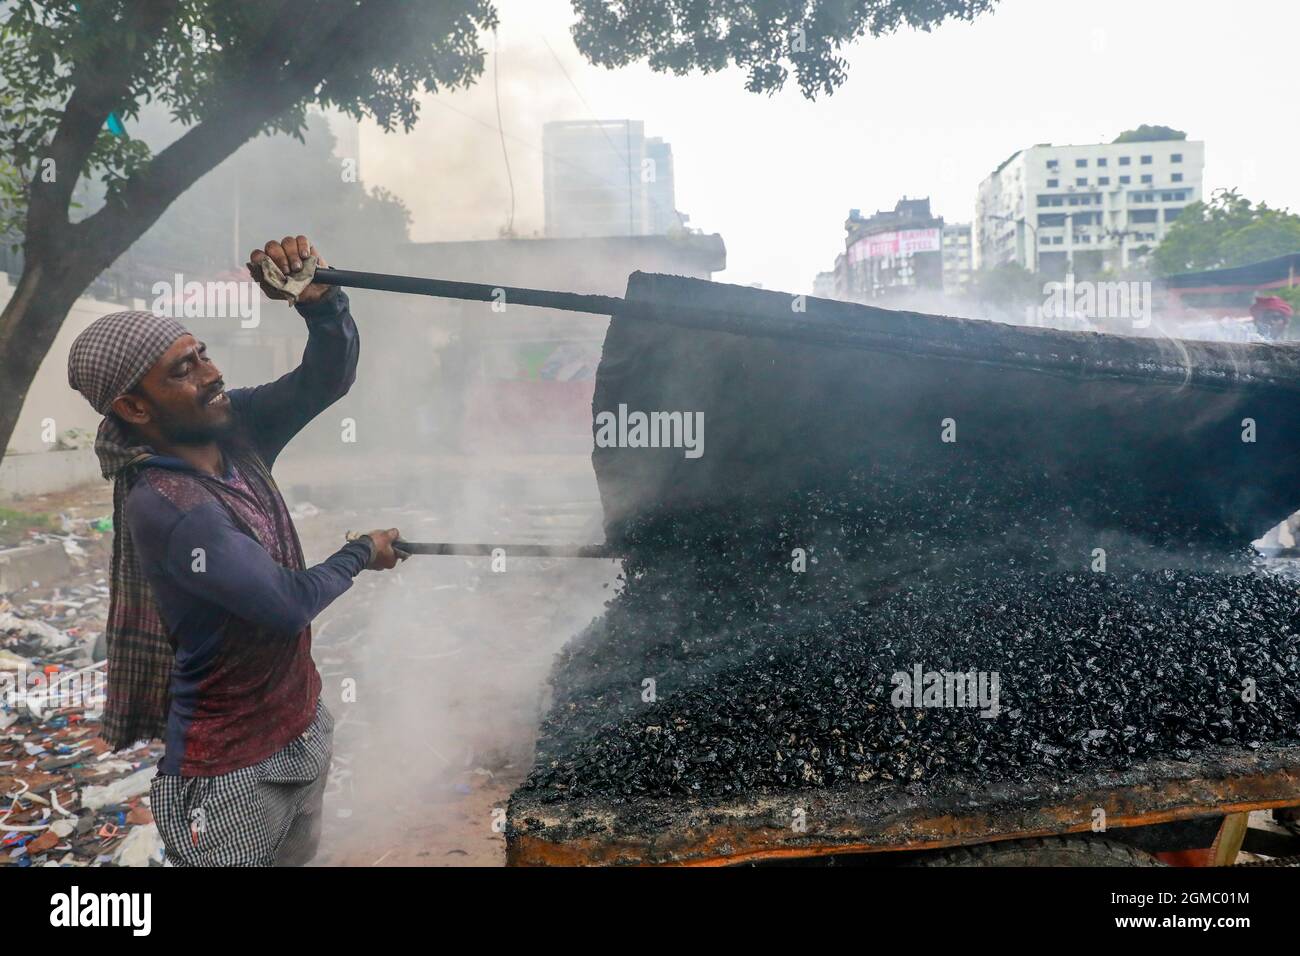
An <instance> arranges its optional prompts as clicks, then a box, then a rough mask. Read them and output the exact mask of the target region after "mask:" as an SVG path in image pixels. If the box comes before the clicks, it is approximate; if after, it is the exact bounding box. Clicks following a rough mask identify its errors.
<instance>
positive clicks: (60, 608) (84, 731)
mask: <svg viewBox="0 0 1300 956" xmlns="http://www.w3.org/2000/svg"><path fill="white" fill-rule="evenodd" d="M52 527H58V528H60V529H61V532H62V533H61V534H54V533H47V532H45V531H40V532H29V538H31V539H32V540H35V541H37V542H38V543H39V542H45V541H48V542H59V543H61V544H62V549H63V550H64V551H65V552H66V553H67V555H68V556H69V557H70V558H72V560H73V571H72V575H71V577H70V578H64V579H63V580H61V581H59V582H58V584H57V586H54V585H53V583H52V584H51V585H47V586H44V587H42V586H40V585H39V584H37V585H33V586H31V587H27V586H26V585H24V586H23V587H22V588H21V589H20V590H18V591H10V592H9V593H8V594H7V595H5V596H4V597H0V868H2V867H5V866H19V867H25V866H109V865H119V866H150V865H157V864H159V863H160V862H161V860H162V843H161V840H160V839H159V837H158V832H157V827H156V826H155V825H154V822H153V814H152V812H151V810H150V808H149V798H148V789H149V782H150V780H151V779H152V777H153V775H154V772H155V765H156V764H157V762H158V759H159V757H161V755H162V744H161V743H158V742H153V743H151V742H149V741H137V742H136V743H135V744H133V745H132V746H131V747H128V748H126V749H125V750H122V751H117V752H114V751H113V750H112V749H111V748H110V746H109V744H108V743H107V742H106V741H105V740H103V739H102V738H101V737H99V736H98V734H99V731H100V723H99V721H100V718H101V714H102V709H103V699H102V695H103V691H104V662H103V658H104V653H103V652H104V648H103V646H102V644H103V640H102V639H103V633H104V620H105V617H106V615H107V613H108V598H109V591H108V581H107V578H106V574H105V568H106V567H107V563H108V544H109V539H108V538H107V537H106V532H110V531H111V530H112V521H111V519H109V518H96V519H93V520H87V519H85V518H78V517H76V516H75V515H67V514H61V515H59V523H58V524H57V525H52ZM97 644H98V645H100V653H98V654H96V653H95V649H96V645H97Z"/></svg>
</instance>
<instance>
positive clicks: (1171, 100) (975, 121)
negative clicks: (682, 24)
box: [361, 0, 1300, 292]
mask: <svg viewBox="0 0 1300 956" xmlns="http://www.w3.org/2000/svg"><path fill="white" fill-rule="evenodd" d="M497 5H498V9H499V11H500V14H501V28H500V31H499V41H498V42H499V54H498V64H499V71H500V72H499V79H500V89H501V100H502V103H501V110H502V126H503V128H504V130H505V133H506V146H507V149H508V151H509V156H510V163H511V167H512V170H513V178H514V187H515V194H516V201H515V219H514V224H515V230H516V232H517V233H520V234H524V235H528V234H531V233H532V232H534V231H537V232H540V230H541V224H542V204H541V178H542V166H541V142H542V124H543V123H545V122H547V121H549V120H554V119H591V118H593V117H596V118H600V119H624V118H631V119H640V120H644V121H645V124H646V133H647V135H653V136H663V137H664V138H665V139H667V140H668V141H669V142H670V143H671V144H672V147H673V153H674V158H675V164H676V176H677V207H678V208H679V209H681V210H682V211H683V212H685V213H687V214H689V215H690V217H691V223H690V224H691V226H693V227H695V228H700V229H703V230H705V231H706V232H719V233H721V234H722V236H723V238H724V240H725V241H726V244H727V250H728V268H727V270H726V272H724V273H722V274H720V275H719V276H718V278H719V279H721V280H723V281H728V282H739V283H750V282H758V283H762V284H763V285H764V286H766V287H767V288H775V289H783V290H787V291H794V292H798V291H808V290H810V289H811V286H812V280H813V277H814V275H815V274H816V273H817V272H819V271H822V270H827V269H830V268H831V267H832V265H833V263H834V259H835V255H836V253H837V252H839V251H841V250H842V249H843V235H844V234H843V220H844V218H845V216H846V215H847V213H848V210H849V209H850V208H854V207H856V208H860V209H862V210H863V211H864V212H871V211H874V210H876V209H885V208H892V207H893V205H894V203H895V202H896V201H897V200H898V199H899V198H901V197H903V196H905V195H906V196H909V197H916V196H927V195H928V196H929V197H930V198H931V202H932V208H933V209H934V211H935V213H937V214H939V215H942V216H943V217H944V218H945V219H947V220H948V221H950V222H951V221H969V220H970V218H971V216H972V214H973V209H974V204H975V192H976V188H977V186H978V184H979V182H980V180H981V179H983V178H984V177H985V176H986V175H988V173H989V172H991V171H992V169H993V168H994V167H995V166H996V165H997V164H998V163H1000V162H1001V161H1002V160H1004V159H1006V158H1007V156H1009V155H1010V154H1011V153H1013V152H1014V151H1015V150H1017V149H1020V148H1022V147H1025V146H1030V145H1033V144H1034V143H1046V142H1051V143H1058V144H1060V143H1094V142H1104V141H1109V140H1110V139H1112V138H1114V136H1115V135H1116V134H1118V133H1119V132H1121V131H1122V130H1124V129H1127V128H1130V127H1133V126H1137V125H1138V124H1140V123H1156V124H1164V125H1168V126H1174V127H1176V128H1178V129H1183V130H1186V131H1187V133H1188V136H1189V138H1191V139H1200V140H1204V141H1205V143H1206V178H1205V186H1206V189H1207V191H1208V190H1210V189H1213V188H1216V187H1219V186H1230V185H1236V186H1239V187H1240V188H1241V190H1242V191H1243V192H1244V193H1245V194H1246V195H1247V196H1249V197H1250V198H1252V199H1262V200H1266V201H1268V202H1269V203H1270V204H1272V205H1278V206H1289V207H1291V208H1293V209H1296V208H1300V180H1298V177H1297V175H1296V157H1297V155H1298V154H1300V131H1298V128H1297V126H1296V123H1295V120H1294V117H1292V116H1291V115H1290V114H1289V112H1288V110H1287V104H1288V103H1289V102H1290V99H1291V94H1292V92H1293V89H1294V87H1295V85H1296V82H1297V81H1296V72H1297V71H1296V68H1295V66H1294V65H1293V59H1294V57H1293V51H1294V49H1295V39H1296V37H1297V35H1300V29H1297V28H1300V5H1297V4H1295V3H1292V2H1290V0H1235V2H1233V3H1223V2H1214V3H1211V2H1208V0H1003V2H1002V3H1001V4H1000V5H999V7H998V9H997V10H996V11H995V12H994V13H992V14H990V15H986V16H985V17H982V18H980V19H979V20H977V21H976V22H974V23H957V24H951V25H948V26H944V27H942V28H940V29H939V30H937V31H935V32H934V33H930V34H926V33H901V34H898V35H896V36H892V37H885V38H882V39H878V40H865V41H862V42H859V43H858V44H856V45H855V46H854V47H853V48H852V49H851V50H850V51H849V54H848V56H849V60H850V68H849V79H848V82H847V83H846V84H845V85H844V86H843V87H842V88H841V89H840V91H839V92H838V93H836V94H835V95H834V96H833V97H829V98H822V99H819V100H817V101H808V100H805V99H803V97H802V96H800V94H799V92H798V90H797V88H795V87H794V85H793V84H791V86H790V88H788V89H787V90H785V91H784V92H782V93H780V94H777V95H776V96H773V97H766V96H759V95H755V94H752V93H747V92H745V89H744V76H743V74H742V73H741V72H739V71H736V70H729V71H727V72H724V73H720V74H714V75H711V76H703V75H698V74H697V75H692V76H688V77H676V76H669V75H662V74H656V73H653V72H651V71H650V70H649V69H648V68H646V67H644V66H641V65H637V66H634V67H630V68H627V69H624V70H619V71H609V70H604V69H600V68H597V67H594V66H591V65H590V64H588V63H587V62H586V61H585V60H583V59H582V57H581V56H580V55H579V54H578V52H577V50H576V49H575V47H574V45H573V41H572V39H571V37H570V35H569V27H570V25H571V23H572V22H573V15H572V12H571V10H570V7H569V4H568V2H567V0H498V4H497ZM488 43H489V47H490V43H491V39H490V38H488ZM548 45H549V49H548ZM552 51H553V53H552ZM557 61H558V62H557ZM492 69H493V67H492V58H491V56H490V55H489V61H488V69H487V71H486V72H485V74H484V76H483V77H482V79H481V80H480V82H479V83H478V84H477V85H476V87H475V88H474V89H472V90H469V91H466V92H459V93H454V94H450V95H444V96H440V97H437V98H434V99H431V100H429V101H428V102H427V103H426V105H425V107H424V109H423V111H422V119H421V122H420V124H419V126H418V127H417V129H416V130H415V131H414V132H413V133H411V134H409V135H407V134H395V135H394V134H387V135H386V134H384V133H382V132H381V131H379V130H378V129H375V128H370V127H367V128H363V130H362V134H361V170H362V175H363V178H364V180H365V181H366V182H367V183H370V184H377V185H382V186H385V187H387V188H389V189H391V190H392V191H393V192H395V193H397V194H398V195H399V196H401V197H402V199H403V200H404V201H405V202H406V203H407V205H408V206H409V207H410V209H411V211H412V213H413V214H414V218H415V222H414V228H413V234H414V238H416V239H417V240H434V239H478V238H492V237H494V236H495V235H496V234H497V231H498V229H499V228H501V227H502V226H503V225H505V223H506V221H507V219H508V217H509V210H510V189H509V180H508V179H507V176H506V169H505V163H504V161H503V158H502V155H501V144H500V140H499V138H498V134H497V131H496V128H497V122H496V112H495V110H496V107H495V103H494V99H493V82H492V81H493V73H492ZM566 72H567V74H568V78H566V76H565V73H566Z"/></svg>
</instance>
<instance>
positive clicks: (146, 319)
mask: <svg viewBox="0 0 1300 956" xmlns="http://www.w3.org/2000/svg"><path fill="white" fill-rule="evenodd" d="M185 334H187V330H186V329H185V327H184V326H182V325H181V324H180V323H179V322H177V321H176V320H175V319H170V318H166V317H164V316H158V315H154V314H153V313H152V312H114V313H112V314H111V315H105V316H103V317H102V318H99V319H96V320H95V321H94V322H92V323H91V324H90V326H89V327H88V328H87V329H86V330H85V331H84V332H82V333H81V334H80V335H78V336H77V338H76V341H74V342H73V343H72V349H71V351H70V352H69V353H68V384H69V385H71V386H72V387H73V388H74V389H76V390H77V391H78V392H80V393H81V394H82V395H84V396H85V398H86V401H88V402H90V404H91V405H92V406H93V407H94V409H95V411H97V412H99V413H100V414H101V415H103V416H104V419H103V421H101V422H100V423H99V431H98V432H97V433H96V435H95V454H96V456H98V458H99V467H100V471H101V472H102V473H103V475H104V477H105V478H107V479H109V480H110V481H112V482H113V569H112V578H111V585H112V586H111V589H110V596H109V609H108V623H107V625H106V628H105V637H106V639H107V642H108V698H107V700H106V701H105V705H104V729H103V731H102V733H103V736H104V739H105V740H107V741H108V742H109V743H110V744H111V745H112V746H113V747H125V746H128V745H130V744H131V743H132V742H134V741H136V740H139V739H141V738H150V737H160V736H162V734H163V731H164V729H165V727H166V721H167V709H168V706H169V691H170V685H171V673H172V666H173V660H174V654H173V651H172V647H171V643H170V641H169V639H168V636H167V629H166V627H165V626H164V625H163V622H162V616H161V615H160V614H159V613H158V606H157V603H156V602H155V601H154V597H153V592H152V590H151V589H150V587H149V582H148V579H147V578H146V577H145V575H144V572H143V571H142V570H141V569H140V564H139V561H138V560H137V558H136V553H135V545H134V544H133V543H132V541H131V533H130V530H129V529H128V528H127V525H126V517H125V514H124V504H125V502H126V496H127V494H128V493H129V492H130V490H131V486H132V485H134V484H135V479H136V475H137V469H136V467H135V466H136V465H138V464H140V463H141V462H142V461H144V460H145V459H147V458H148V457H149V456H150V455H151V454H153V450H152V449H150V448H149V447H148V446H146V445H141V444H139V443H138V441H137V440H136V439H135V438H134V436H133V435H132V434H131V432H130V430H129V429H128V428H127V427H126V426H125V425H124V424H123V423H122V422H121V421H120V420H119V419H118V418H117V416H116V415H114V414H113V413H112V407H113V399H115V398H117V397H118V396H119V395H121V394H122V393H124V392H127V391H130V390H131V389H132V388H133V387H135V386H136V385H137V384H139V382H140V379H142V378H144V376H145V374H146V373H147V372H148V371H149V369H151V368H152V367H153V365H154V363H155V362H157V361H158V359H160V358H161V357H162V356H163V355H164V354H165V353H166V351H167V350H168V349H169V348H171V346H172V343H173V342H175V341H176V340H177V339H178V338H180V337H181V336H182V335H185Z"/></svg>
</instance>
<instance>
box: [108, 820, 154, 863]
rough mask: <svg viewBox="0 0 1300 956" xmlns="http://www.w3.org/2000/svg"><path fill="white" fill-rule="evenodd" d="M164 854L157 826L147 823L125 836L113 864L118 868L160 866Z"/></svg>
mask: <svg viewBox="0 0 1300 956" xmlns="http://www.w3.org/2000/svg"><path fill="white" fill-rule="evenodd" d="M165 854H166V850H165V849H164V848H163V841H162V837H161V836H160V835H159V833H158V826H157V824H154V823H147V824H145V825H143V826H138V827H135V828H133V829H132V830H131V832H130V833H129V834H127V837H126V839H125V840H123V841H122V845H121V846H120V847H118V849H117V854H116V856H115V858H114V861H113V862H115V863H116V864H117V865H118V866H162V862H163V856H164V855H165Z"/></svg>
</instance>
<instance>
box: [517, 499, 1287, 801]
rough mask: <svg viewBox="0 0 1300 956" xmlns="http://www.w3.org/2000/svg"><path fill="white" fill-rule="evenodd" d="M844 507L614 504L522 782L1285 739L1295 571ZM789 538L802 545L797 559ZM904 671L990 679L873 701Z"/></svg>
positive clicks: (1024, 768) (907, 770) (546, 794)
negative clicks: (933, 699) (930, 698)
mask: <svg viewBox="0 0 1300 956" xmlns="http://www.w3.org/2000/svg"><path fill="white" fill-rule="evenodd" d="M873 480H878V479H876V478H873ZM853 501H854V496H853V495H852V493H851V489H850V490H849V491H847V492H846V491H844V490H843V489H840V490H837V491H835V492H833V493H823V492H808V493H806V494H803V495H800V496H799V497H798V498H797V499H795V500H792V501H788V502H785V503H784V506H783V507H782V508H780V509H779V510H777V511H773V510H770V509H767V508H764V509H758V510H754V511H749V512H745V513H741V512H738V511H737V512H730V513H718V512H699V513H694V514H685V515H684V514H677V515H671V516H668V515H656V516H646V517H644V518H643V519H641V520H639V521H636V522H630V523H629V524H628V525H627V527H626V528H625V529H624V534H625V540H626V541H627V543H628V544H629V550H630V557H629V558H628V559H627V560H626V561H625V564H624V575H625V580H624V587H623V589H622V590H621V591H620V593H619V594H618V595H617V596H616V597H615V598H613V599H612V600H611V601H610V602H609V604H608V606H607V610H606V614H605V615H604V617H603V618H600V619H599V620H597V621H595V622H593V623H592V625H591V626H590V627H589V628H587V629H586V630H585V631H584V632H583V633H582V634H580V635H578V636H577V637H576V638H574V639H573V640H572V641H571V642H570V643H569V644H568V645H566V647H565V648H564V649H563V650H562V652H561V653H560V655H559V657H558V659H557V662H556V665H555V668H554V671H553V674H552V689H553V705H552V707H551V710H550V712H549V714H548V715H547V716H546V718H545V720H544V722H543V725H542V728H541V734H540V736H539V740H538V745H537V760H536V763H535V765H534V768H533V771H532V773H531V774H530V776H529V778H528V780H527V781H526V782H525V784H524V785H523V789H525V790H528V791H532V792H534V793H535V794H536V795H537V796H539V797H541V798H542V799H564V798H569V797H583V796H602V797H606V798H613V799H625V798H630V797H636V796H670V795H694V796H726V795H735V794H738V793H746V792H751V791H761V790H773V789H776V790H789V789H801V788H811V787H828V786H836V785H841V784H851V783H856V782H866V781H873V780H897V781H927V780H934V779H937V778H938V777H939V776H941V775H944V774H962V775H977V776H979V777H980V778H982V779H990V780H991V779H1025V778H1026V777H1028V776H1029V775H1031V774H1032V773H1035V772H1041V771H1043V770H1044V769H1047V770H1051V769H1060V770H1082V769H1086V768H1100V767H1114V768H1123V767H1126V766H1129V765H1130V764H1132V763H1133V762H1134V761H1137V760H1142V759H1147V758H1151V757H1156V756H1172V757H1175V758H1178V759H1186V758H1188V757H1190V756H1191V755H1192V753H1193V751H1195V750H1196V749H1197V748H1201V747H1204V746H1207V745H1210V744H1224V745H1230V746H1239V747H1242V748H1257V747H1259V746H1260V745H1261V744H1263V743H1271V742H1278V741H1283V740H1292V739H1296V738H1300V588H1297V585H1296V583H1295V582H1294V581H1292V580H1289V579H1288V578H1286V577H1283V576H1280V575H1278V574H1274V573H1270V572H1268V571H1266V570H1264V569H1262V567H1261V566H1260V565H1259V564H1258V562H1257V561H1256V559H1255V558H1254V556H1253V555H1252V554H1251V553H1249V552H1245V551H1235V550H1232V549H1231V548H1230V547H1229V546H1228V545H1227V543H1225V545H1224V547H1223V548H1222V549H1220V550H1219V551H1215V552H1212V553H1202V554H1196V555H1191V554H1186V553H1183V554H1178V555H1176V556H1175V555H1173V554H1172V553H1170V554H1164V555H1153V554H1152V553H1149V552H1142V553H1141V554H1135V553H1130V552H1127V551H1125V549H1124V547H1123V538H1122V536H1119V537H1116V535H1117V534H1118V532H1113V531H1112V532H1106V533H1102V532H1088V533H1081V534H1067V533H1065V532H1064V531H1062V527H1063V525H1062V523H1061V522H1060V520H1059V519H1060V515H1059V514H1058V515H1052V514H1051V512H1050V509H1043V511H1042V514H1043V515H1044V516H1045V518H1044V520H1045V521H1047V523H1046V524H1042V525H1041V526H1034V527H1029V526H1024V527H1019V526H1016V524H1015V523H1010V524H1004V525H1003V526H1002V527H1000V528H997V529H994V528H985V529H971V528H970V527H964V526H962V523H961V522H960V521H959V520H950V521H947V522H944V523H937V522H936V521H934V520H932V518H933V516H934V515H936V514H950V515H951V514H953V510H952V509H953V508H954V506H955V505H957V504H959V503H957V502H929V503H922V504H923V506H924V509H925V510H926V511H927V512H928V513H929V515H930V517H928V518H924V519H923V520H918V518H917V515H916V514H907V515H900V514H898V513H891V514H889V515H877V514H871V513H864V511H863V509H861V508H859V507H856V506H855V505H854V504H853ZM772 514H777V515H779V517H776V518H772V517H762V515H769V516H770V515H772ZM918 528H920V529H925V530H922V531H918V530H917V529H918ZM1008 529H1010V532H1011V533H1008ZM1102 539H1105V540H1106V541H1107V542H1109V543H1111V544H1112V545H1113V547H1111V548H1110V549H1109V551H1108V564H1109V567H1108V569H1107V570H1106V571H1104V572H1097V571H1093V570H1092V569H1091V564H1090V559H1091V558H1092V549H1091V547H1090V545H1092V544H1095V543H1096V542H1098V541H1100V540H1102ZM974 542H980V544H979V545H978V546H977V545H976V544H975V543H974ZM1063 543H1064V544H1063ZM793 547H810V548H811V550H810V551H809V555H808V557H809V562H810V563H809V564H808V569H807V571H806V572H805V573H802V574H796V573H794V572H793V571H791V570H790V561H791V556H790V552H791V549H792V548H793ZM1162 562H1164V563H1166V564H1175V563H1176V564H1178V565H1179V566H1177V567H1160V566H1159V565H1160V564H1161V563H1162ZM918 665H919V667H920V669H921V671H923V672H932V671H961V672H969V671H975V672H983V673H984V674H986V675H993V674H996V675H997V678H998V701H997V703H998V708H997V713H996V715H995V716H981V709H980V707H978V706H968V707H943V706H926V707H921V708H917V707H914V706H911V705H910V704H909V705H907V706H903V707H896V706H894V703H893V702H892V700H891V697H892V696H893V695H894V692H895V683H894V680H893V676H894V675H895V674H896V673H907V674H909V675H910V674H912V673H913V670H914V668H915V667H917V666H918ZM647 679H653V681H654V690H655V699H654V700H653V701H647V700H644V699H643V695H645V693H646V690H647V685H646V683H645V681H646V680H647ZM986 686H989V685H986ZM1248 698H1249V699H1248ZM907 700H909V701H910V700H911V698H910V697H908V698H907ZM986 709H987V708H986Z"/></svg>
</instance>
